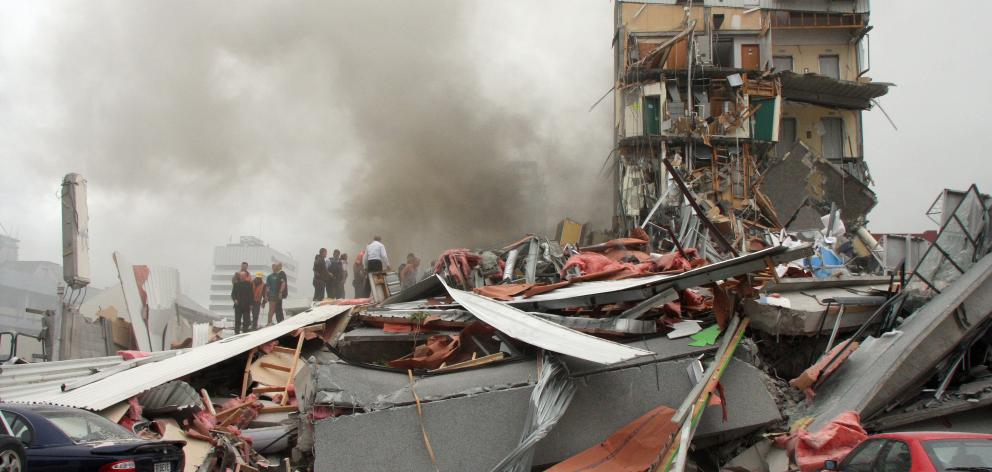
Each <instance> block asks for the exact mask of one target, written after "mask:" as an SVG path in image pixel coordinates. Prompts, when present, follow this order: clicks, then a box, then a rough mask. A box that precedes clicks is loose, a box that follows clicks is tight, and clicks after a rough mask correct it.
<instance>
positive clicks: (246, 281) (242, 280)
mask: <svg viewBox="0 0 992 472" xmlns="http://www.w3.org/2000/svg"><path fill="white" fill-rule="evenodd" d="M288 295H289V279H288V278H287V277H286V272H284V271H283V270H282V263H281V262H275V263H273V264H272V273H270V274H269V275H268V276H267V277H266V276H265V274H263V273H262V272H256V273H255V277H252V276H251V273H249V272H248V263H247V262H242V263H241V270H239V271H237V272H235V273H234V276H233V277H231V300H232V301H233V302H234V334H239V333H241V332H248V331H253V330H256V329H258V315H259V313H261V311H262V307H264V306H265V305H268V306H269V317H268V321H267V322H266V324H265V325H266V326H269V325H271V324H272V316H273V315H275V317H276V321H277V322H281V321H282V320H283V318H284V317H285V315H284V314H283V311H282V301H283V300H284V299H285V298H286V297H287V296H288Z"/></svg>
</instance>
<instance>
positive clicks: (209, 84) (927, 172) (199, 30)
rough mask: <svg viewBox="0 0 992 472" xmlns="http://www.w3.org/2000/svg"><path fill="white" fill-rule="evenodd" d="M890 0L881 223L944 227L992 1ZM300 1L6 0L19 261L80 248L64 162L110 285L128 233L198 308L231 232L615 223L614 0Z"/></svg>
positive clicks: (877, 215)
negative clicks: (938, 205)
mask: <svg viewBox="0 0 992 472" xmlns="http://www.w3.org/2000/svg"><path fill="white" fill-rule="evenodd" d="M873 4H874V5H873V7H874V11H873V12H872V23H873V24H874V26H875V29H874V30H873V32H872V34H871V47H872V51H871V63H872V70H871V72H870V73H869V75H870V76H871V77H873V78H874V79H875V80H877V81H885V82H894V83H896V84H898V86H897V87H895V88H892V89H891V91H890V93H889V95H888V96H886V97H883V98H882V99H881V102H882V105H883V106H884V107H885V109H886V111H888V113H889V114H890V115H891V116H892V118H893V120H894V121H895V122H896V124H897V125H898V127H899V130H898V131H895V130H893V129H892V127H891V126H890V125H889V124H888V122H887V121H886V120H885V118H884V116H883V115H882V114H881V113H880V112H879V111H878V110H874V111H871V112H867V113H866V114H865V120H864V121H865V124H864V131H865V150H866V159H867V161H868V164H869V166H870V169H871V172H872V175H873V177H874V179H875V181H876V183H877V186H876V188H875V190H876V192H877V193H878V197H879V205H878V207H877V208H876V209H875V211H874V212H873V213H872V214H871V216H870V219H871V225H870V228H871V229H872V230H873V231H876V232H908V231H920V230H924V229H929V226H927V222H928V220H926V219H925V218H924V217H923V216H922V215H923V212H924V210H925V209H926V208H927V206H928V205H929V203H930V201H931V200H932V199H933V198H934V197H935V196H936V194H937V193H938V192H939V191H940V189H942V188H944V187H953V188H965V187H966V186H967V185H969V184H970V183H972V182H975V183H977V184H978V185H979V188H980V189H983V190H985V191H986V192H988V191H990V190H992V166H990V165H989V164H987V163H985V162H984V160H985V159H984V157H985V156H984V153H983V152H982V149H983V148H984V147H985V146H982V145H979V144H978V143H977V138H981V137H983V136H985V134H986V133H987V132H988V131H987V129H988V125H987V121H988V120H987V115H988V111H987V110H988V109H989V105H992V100H990V93H992V92H990V89H989V87H987V86H985V83H986V82H987V80H986V78H985V77H984V75H982V74H984V71H985V69H987V68H984V67H983V66H980V63H981V62H980V61H982V60H984V59H983V58H984V57H985V56H987V55H988V54H987V51H988V47H986V46H982V44H984V40H985V39H986V38H985V36H984V32H985V31H984V21H985V18H987V16H988V14H989V13H990V12H992V4H990V3H989V2H986V1H980V0H971V1H964V0H962V1H958V2H954V6H955V8H934V7H933V3H932V2H923V1H905V0H903V1H895V0H889V1H876V2H873ZM292 5H293V7H292V8H288V7H287V4H285V3H282V2H238V4H237V5H236V8H229V7H230V6H231V4H228V3H220V2H133V1H120V2H99V1H85V2H83V1H79V2H66V3H62V2H45V1H33V2H13V1H7V2H0V159H2V163H3V166H2V171H0V224H2V225H3V228H5V230H6V232H7V233H8V234H11V235H14V236H15V237H18V238H19V239H20V240H21V256H22V259H26V260H50V261H55V262H59V257H60V237H61V233H60V213H59V206H58V201H57V199H56V192H57V191H58V187H59V183H60V181H61V178H62V176H63V175H64V174H65V173H67V172H79V173H81V174H83V176H84V177H85V178H86V179H87V180H88V181H89V207H90V227H91V233H90V242H91V260H92V266H93V275H94V284H95V285H96V286H108V285H110V284H112V283H115V282H116V271H115V269H114V268H113V264H112V261H111V256H110V254H111V252H112V251H114V250H118V251H121V252H122V253H124V254H125V255H126V256H127V257H128V258H129V259H130V260H131V261H133V262H134V263H147V264H165V265H171V266H174V267H177V268H178V269H179V270H180V272H181V274H182V285H183V290H184V291H185V292H187V293H189V294H191V295H192V296H194V297H195V298H197V299H198V300H200V301H201V302H205V301H206V295H207V287H208V285H209V271H210V269H211V265H212V264H211V257H212V247H213V246H214V245H217V244H223V243H226V242H228V241H229V240H237V238H238V236H239V235H242V234H253V235H259V236H261V237H262V238H263V239H264V240H265V241H266V242H268V243H269V244H271V245H272V246H273V247H276V248H278V249H280V250H283V251H288V252H291V253H292V254H293V255H294V256H295V257H296V259H297V261H298V262H299V263H301V265H303V270H304V271H306V270H307V266H308V265H309V261H310V260H312V255H313V253H314V252H315V249H316V248H318V247H321V246H325V247H340V248H341V249H343V250H345V251H346V252H350V253H351V254H352V255H354V254H355V253H356V252H357V250H358V249H359V248H360V247H361V246H362V245H363V244H364V243H365V242H367V240H368V239H369V238H371V237H372V236H373V235H374V234H377V233H381V234H382V236H384V238H385V240H386V244H387V246H388V247H390V248H391V250H392V251H391V252H392V253H393V257H394V258H397V257H399V256H400V255H402V254H404V253H405V252H408V251H416V252H418V253H419V254H421V255H422V257H423V258H424V260H425V261H427V260H429V259H431V258H433V257H435V256H436V255H437V252H438V251H439V250H440V249H442V248H444V247H448V246H450V245H454V244H462V245H475V244H482V243H497V242H500V241H505V240H508V239H510V238H512V237H513V235H518V234H520V233H522V232H525V231H543V230H544V229H545V228H544V227H543V225H544V223H546V221H548V220H554V219H558V218H559V217H562V216H571V217H573V218H577V219H583V220H592V221H594V222H597V223H598V225H599V226H605V225H606V224H607V222H608V218H609V212H610V207H609V199H610V197H609V187H608V182H607V181H606V179H605V178H604V176H603V175H601V174H600V173H599V171H600V167H601V165H602V163H603V160H604V159H605V158H606V155H607V153H608V152H609V150H610V148H611V144H612V143H611V141H610V139H611V138H610V128H611V120H612V117H611V111H610V107H609V106H600V107H598V108H596V109H595V110H593V111H592V112H588V111H587V110H588V109H589V106H590V105H591V104H592V103H594V102H595V101H596V100H597V99H598V98H599V97H600V96H601V95H602V94H603V93H604V92H605V91H606V90H608V89H609V87H610V82H611V68H612V52H611V49H610V40H611V34H612V30H611V15H612V2H610V1H608V0H581V1H579V0H571V1H566V0H560V1H541V2H533V1H522V0H521V1H499V2H493V1H488V2H483V1H467V0H465V1H418V2H390V1H384V2H367V1H359V2H350V1H333V2H326V1H316V2H299V3H294V4H292ZM924 11H925V12H926V13H925V14H924V13H922V12H924ZM965 12H967V13H966V14H965ZM976 66H977V67H976ZM972 142H975V144H974V145H973V144H971V143H972ZM521 183H530V184H531V186H533V187H535V188H538V189H539V190H536V191H533V192H531V193H530V194H526V195H520V194H518V192H514V191H513V190H512V189H514V188H516V187H517V186H519V185H520V184H521ZM303 275H304V277H303V280H306V278H307V277H306V274H303ZM304 288H305V287H304Z"/></svg>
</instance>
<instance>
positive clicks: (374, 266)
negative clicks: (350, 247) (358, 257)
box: [362, 236, 389, 274]
mask: <svg viewBox="0 0 992 472" xmlns="http://www.w3.org/2000/svg"><path fill="white" fill-rule="evenodd" d="M362 265H364V266H365V271H366V272H368V273H370V274H371V273H374V272H383V271H388V270H389V256H388V255H386V246H384V245H383V244H382V238H381V237H379V236H376V237H375V238H372V242H371V243H369V245H368V246H365V257H364V258H363V259H362Z"/></svg>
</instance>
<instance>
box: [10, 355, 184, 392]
mask: <svg viewBox="0 0 992 472" xmlns="http://www.w3.org/2000/svg"><path fill="white" fill-rule="evenodd" d="M179 352H180V351H162V352H155V353H152V355H151V356H150V358H151V359H148V358H143V359H135V360H130V361H126V360H124V359H122V358H121V357H120V356H108V357H92V358H88V359H73V360H68V361H55V362H36V363H31V364H16V365H5V366H0V401H17V400H30V399H32V398H34V397H35V396H37V395H38V394H39V393H44V392H49V393H51V392H58V391H61V387H62V384H66V383H73V382H83V381H84V380H83V379H92V380H96V379H98V378H101V377H103V376H106V374H107V373H112V372H116V371H122V370H125V369H127V368H128V366H129V365H130V366H134V365H137V364H139V361H141V362H154V361H155V360H161V359H164V358H166V357H171V356H175V355H176V354H178V353H179Z"/></svg>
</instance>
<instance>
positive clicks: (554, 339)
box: [448, 287, 652, 365]
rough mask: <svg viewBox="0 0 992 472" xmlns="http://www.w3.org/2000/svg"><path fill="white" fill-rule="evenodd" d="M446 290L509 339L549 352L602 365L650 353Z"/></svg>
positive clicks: (479, 297)
mask: <svg viewBox="0 0 992 472" xmlns="http://www.w3.org/2000/svg"><path fill="white" fill-rule="evenodd" d="M448 293H450V294H451V298H454V299H455V301H456V302H458V304H459V305H461V306H462V307H464V308H465V309H466V310H468V311H470V312H472V314H473V315H475V317H476V318H479V319H480V320H482V321H484V322H486V323H488V324H489V325H491V326H492V327H494V328H496V329H498V330H500V331H502V332H504V333H506V334H507V335H508V336H510V337H512V338H515V339H519V340H521V341H523V342H525V343H528V344H532V345H534V346H537V347H541V348H544V349H547V350H549V351H552V352H557V353H560V354H565V355H567V356H572V357H577V358H579V359H585V360H587V361H590V362H596V363H598V364H604V365H609V364H615V363H617V362H622V361H625V360H628V359H633V358H635V357H640V356H649V355H651V354H652V352H651V351H645V350H643V349H637V348H633V347H630V346H625V345H623V344H619V343H615V342H613V341H607V340H605V339H600V338H597V337H595V336H590V335H588V334H585V333H580V332H578V331H575V330H574V329H570V328H566V327H564V326H561V325H559V324H557V323H555V322H553V321H548V320H545V319H541V318H538V317H536V316H533V315H531V314H529V313H527V312H524V311H521V310H518V309H516V308H514V307H512V306H510V305H507V304H505V303H502V302H498V301H495V300H491V299H489V298H486V297H483V296H480V295H476V294H474V293H470V292H465V291H462V290H458V289H455V288H451V287H448Z"/></svg>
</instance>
